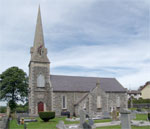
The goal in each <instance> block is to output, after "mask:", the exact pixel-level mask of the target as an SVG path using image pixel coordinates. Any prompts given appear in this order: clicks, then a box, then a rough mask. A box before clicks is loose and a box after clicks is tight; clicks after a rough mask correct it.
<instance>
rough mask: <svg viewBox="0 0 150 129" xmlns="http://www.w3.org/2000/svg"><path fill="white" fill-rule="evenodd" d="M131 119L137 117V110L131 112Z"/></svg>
mask: <svg viewBox="0 0 150 129" xmlns="http://www.w3.org/2000/svg"><path fill="white" fill-rule="evenodd" d="M130 119H131V120H133V119H136V113H135V112H131V114H130Z"/></svg>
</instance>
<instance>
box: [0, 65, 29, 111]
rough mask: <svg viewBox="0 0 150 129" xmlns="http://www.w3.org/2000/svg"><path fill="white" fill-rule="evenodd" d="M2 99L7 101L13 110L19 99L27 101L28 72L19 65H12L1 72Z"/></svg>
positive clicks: (0, 96)
mask: <svg viewBox="0 0 150 129" xmlns="http://www.w3.org/2000/svg"><path fill="white" fill-rule="evenodd" d="M0 91H1V93H0V100H2V101H7V102H8V103H9V106H10V108H11V110H14V109H15V108H16V103H17V102H18V101H22V102H25V100H26V98H27V93H28V77H27V74H26V73H25V72H24V71H23V70H22V69H19V68H18V67H11V68H8V69H7V70H6V71H4V72H3V73H2V74H0Z"/></svg>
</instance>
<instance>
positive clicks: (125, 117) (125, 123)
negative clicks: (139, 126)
mask: <svg viewBox="0 0 150 129" xmlns="http://www.w3.org/2000/svg"><path fill="white" fill-rule="evenodd" d="M130 113H131V112H130V111H129V110H128V109H122V110H121V129H131V122H130V121H131V120H130Z"/></svg>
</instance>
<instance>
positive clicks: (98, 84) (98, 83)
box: [96, 79, 100, 87]
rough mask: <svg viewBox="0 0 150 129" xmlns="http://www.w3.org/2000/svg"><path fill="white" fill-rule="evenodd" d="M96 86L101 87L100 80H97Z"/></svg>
mask: <svg viewBox="0 0 150 129" xmlns="http://www.w3.org/2000/svg"><path fill="white" fill-rule="evenodd" d="M96 86H97V87H100V80H99V79H97V82H96Z"/></svg>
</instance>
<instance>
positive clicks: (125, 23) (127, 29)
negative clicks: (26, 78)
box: [0, 0, 150, 88]
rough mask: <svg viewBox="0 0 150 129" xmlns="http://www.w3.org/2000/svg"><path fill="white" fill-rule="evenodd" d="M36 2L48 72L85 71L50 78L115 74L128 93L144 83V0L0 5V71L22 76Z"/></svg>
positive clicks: (146, 27) (146, 15)
mask: <svg viewBox="0 0 150 129" xmlns="http://www.w3.org/2000/svg"><path fill="white" fill-rule="evenodd" d="M39 3H40V5H41V13H42V20H43V27H44V35H45V43H46V46H47V47H48V50H49V58H50V60H51V61H52V64H51V68H52V71H53V69H57V68H58V67H61V66H67V67H77V66H80V67H82V68H84V69H87V71H86V72H85V71H71V72H67V70H66V71H65V70H64V71H63V72H62V71H60V72H59V71H57V72H56V73H58V74H73V75H83V76H86V75H87V73H88V75H89V76H106V75H107V74H108V75H110V74H109V73H115V77H117V79H119V81H120V82H121V83H122V84H123V85H124V86H125V87H129V86H130V87H131V88H132V87H133V88H135V87H138V86H139V85H141V84H144V83H145V82H146V81H148V80H149V76H150V75H149V73H150V71H149V66H150V61H149V60H150V52H149V48H150V45H149V41H150V40H149V39H150V38H149V36H150V33H149V32H150V31H149V30H150V26H149V24H150V22H149V17H150V13H149V4H150V3H149V0H132V1H131V0H123V1H120V0H114V1H111V0H92V1H91V0H82V1H81V0H71V1H70V0H62V1H58V0H56V1H53V0H38V1H25V0H23V1H20V0H13V1H8V0H5V1H3V2H1V4H0V5H1V8H0V18H1V20H0V28H1V29H0V36H1V37H0V72H2V71H4V70H5V69H6V68H8V67H11V66H14V65H16V66H19V67H20V68H22V69H24V70H25V71H26V72H28V62H29V60H30V54H29V51H30V50H29V49H30V47H31V46H32V45H33V38H34V31H35V24H36V23H35V22H36V15H37V6H38V4H39ZM94 69H105V71H106V73H100V72H96V71H95V70H94ZM92 70H94V71H93V72H91V71H92ZM53 73H54V74H56V73H55V72H54V71H53Z"/></svg>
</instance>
